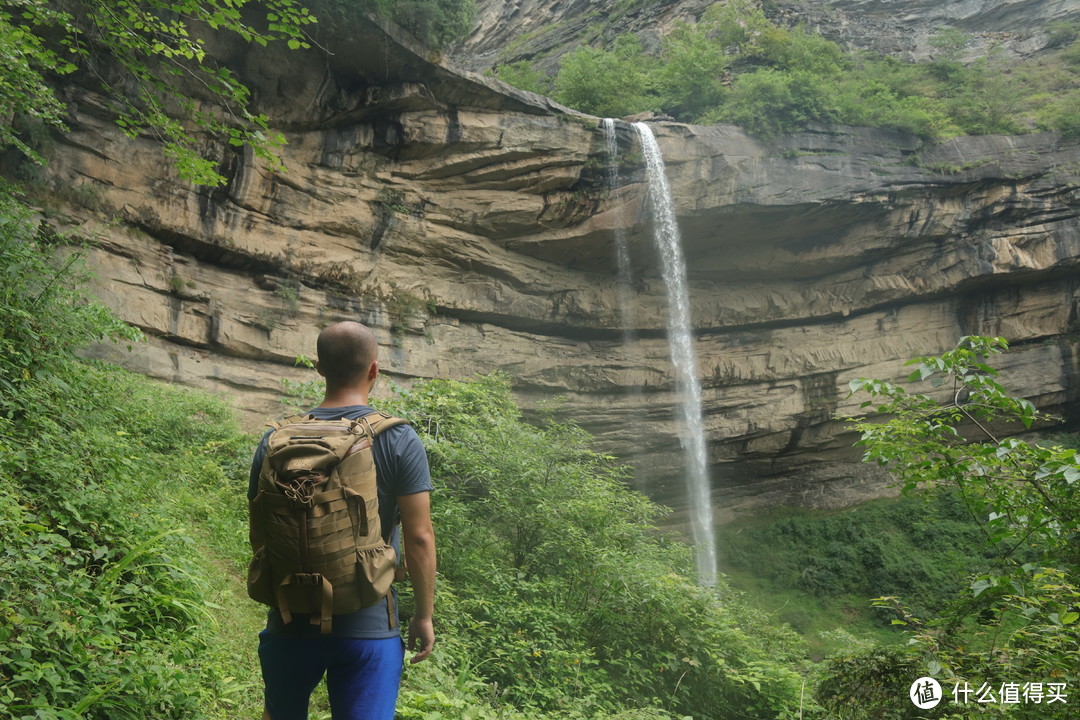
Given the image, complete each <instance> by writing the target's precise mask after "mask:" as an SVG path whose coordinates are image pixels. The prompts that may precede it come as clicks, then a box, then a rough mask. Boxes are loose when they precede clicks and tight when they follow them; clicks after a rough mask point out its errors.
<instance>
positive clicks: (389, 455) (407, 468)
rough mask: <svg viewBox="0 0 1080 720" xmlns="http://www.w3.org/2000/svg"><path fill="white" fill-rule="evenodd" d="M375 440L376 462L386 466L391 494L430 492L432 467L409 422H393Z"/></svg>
mask: <svg viewBox="0 0 1080 720" xmlns="http://www.w3.org/2000/svg"><path fill="white" fill-rule="evenodd" d="M379 439H380V440H381V441H382V442H379V443H376V446H375V452H376V455H377V456H378V455H382V457H381V458H380V457H377V458H376V459H377V460H379V464H380V466H382V467H385V468H387V470H388V472H387V478H386V479H387V486H388V488H387V489H388V490H389V491H390V494H392V495H394V496H395V497H396V496H400V495H413V494H415V493H419V492H431V490H432V485H431V468H430V467H429V465H428V458H427V451H426V450H424V444H423V443H422V442H421V441H420V436H419V435H417V434H416V430H414V429H413V428H412V427H411V426H409V425H396V426H394V427H392V428H389V429H388V430H386V431H385V432H384V433H383V434H382V435H381V436H380V438H379Z"/></svg>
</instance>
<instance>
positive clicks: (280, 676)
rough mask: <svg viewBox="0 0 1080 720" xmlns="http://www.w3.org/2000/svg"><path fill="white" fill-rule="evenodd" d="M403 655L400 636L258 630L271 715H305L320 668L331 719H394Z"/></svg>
mask: <svg viewBox="0 0 1080 720" xmlns="http://www.w3.org/2000/svg"><path fill="white" fill-rule="evenodd" d="M404 658H405V646H404V644H403V643H402V642H401V638H400V637H392V638H379V639H368V638H336V637H326V636H322V635H314V636H306V637H281V636H275V635H270V634H268V633H267V632H266V631H265V630H264V631H263V632H261V633H259V660H260V662H261V663H262V674H263V683H264V684H265V686H266V691H265V700H266V709H267V710H268V711H269V713H270V717H271V720H307V714H308V700H309V699H310V697H311V691H312V690H314V689H315V686H316V685H318V684H319V681H320V680H321V679H322V676H323V673H326V690H327V694H328V695H329V697H330V711H331V712H332V713H333V717H334V720H393V717H394V706H395V705H396V704H397V694H398V685H400V683H401V668H402V664H403V660H404Z"/></svg>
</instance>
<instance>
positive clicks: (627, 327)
mask: <svg viewBox="0 0 1080 720" xmlns="http://www.w3.org/2000/svg"><path fill="white" fill-rule="evenodd" d="M602 126H603V129H604V147H605V150H606V152H607V169H606V174H607V187H608V191H609V192H612V193H614V192H615V190H617V189H618V188H619V183H620V178H619V143H618V137H617V136H616V134H615V121H614V120H612V119H611V118H604V122H603V123H602ZM628 235H629V233H628V231H627V223H626V218H625V212H624V211H623V208H622V206H621V205H619V206H617V209H616V211H615V264H616V268H617V270H618V276H617V277H616V282H617V283H618V290H617V302H618V305H619V325H620V327H621V328H622V348H623V352H624V353H625V357H626V359H627V361H628V362H630V363H631V364H634V363H636V361H637V359H638V353H637V331H636V328H637V309H636V306H635V305H634V295H633V292H632V287H633V282H634V277H633V268H632V267H631V265H630V243H629V238H628ZM628 388H629V389H628V390H627V392H626V395H627V400H628V401H629V402H630V404H631V405H632V406H633V407H634V408H635V409H637V408H642V407H644V406H645V398H644V395H643V393H642V391H641V386H640V385H638V384H636V383H631V384H629V385H628ZM631 433H633V439H634V446H635V447H638V446H639V445H640V441H641V440H642V438H641V435H640V428H639V427H638V426H637V425H636V424H635V425H634V427H633V428H631ZM634 486H635V487H636V488H637V489H638V490H639V491H641V492H646V491H647V490H648V479H647V478H646V477H644V476H643V475H642V474H641V473H640V471H639V468H638V466H637V463H634Z"/></svg>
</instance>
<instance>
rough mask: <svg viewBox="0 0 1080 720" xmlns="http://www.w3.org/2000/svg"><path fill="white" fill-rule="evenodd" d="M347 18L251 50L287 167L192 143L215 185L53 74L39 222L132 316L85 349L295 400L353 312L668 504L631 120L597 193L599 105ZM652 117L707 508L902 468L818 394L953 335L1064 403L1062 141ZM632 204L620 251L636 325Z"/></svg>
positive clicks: (733, 509) (1075, 222) (663, 396)
mask: <svg viewBox="0 0 1080 720" xmlns="http://www.w3.org/2000/svg"><path fill="white" fill-rule="evenodd" d="M356 42H357V43H358V44H359V45H360V46H361V47H359V48H352V47H351V46H349V45H340V46H335V47H334V48H333V50H334V51H335V55H334V56H333V58H331V59H328V58H327V57H326V56H324V55H321V54H320V53H319V52H316V51H312V52H309V53H306V54H304V53H296V54H292V55H290V56H289V57H288V58H285V59H282V58H280V57H276V56H270V55H261V53H263V52H268V51H256V52H254V53H252V54H251V55H247V56H244V57H243V58H242V60H237V63H238V65H239V66H241V68H243V67H247V68H248V75H247V77H251V78H253V79H252V82H253V83H254V84H255V86H256V90H257V93H258V96H259V97H260V101H261V102H262V104H263V106H264V108H265V109H267V110H268V111H269V112H270V113H271V116H272V118H273V119H274V121H275V124H276V126H277V127H278V128H280V129H281V130H282V131H283V132H284V133H285V134H286V136H287V138H288V145H287V146H286V148H285V150H284V155H283V159H284V162H285V165H286V166H287V168H288V170H287V172H285V173H283V174H276V173H272V172H269V171H268V170H266V169H265V168H263V167H262V166H261V165H259V164H258V163H257V162H255V161H253V159H252V157H251V156H250V154H245V153H241V152H234V151H232V150H230V149H226V148H216V149H215V148H214V147H213V146H208V150H209V151H211V152H217V153H219V156H220V159H221V164H220V168H221V170H222V172H223V173H224V174H225V175H226V176H227V177H228V179H229V182H228V184H227V185H226V186H225V187H222V188H217V189H196V188H193V187H191V186H190V185H188V184H186V183H184V182H182V181H180V180H179V179H178V178H177V177H176V174H175V171H174V170H173V169H172V168H171V167H170V166H169V165H168V164H166V163H165V162H164V161H163V160H162V156H161V151H160V147H158V146H157V144H156V143H155V142H154V141H152V139H149V138H141V139H130V138H128V137H125V136H124V135H122V134H121V133H120V132H119V131H118V130H117V129H116V127H115V126H114V125H113V124H112V122H111V119H110V118H109V116H108V113H107V112H106V111H105V110H104V108H103V106H102V104H101V103H100V101H99V99H98V98H97V97H96V96H95V95H94V93H92V92H90V91H88V90H84V89H79V88H71V89H69V93H70V94H69V99H70V101H71V108H72V123H71V124H72V132H71V134H70V135H68V136H66V137H65V138H63V139H61V140H60V141H59V142H60V144H59V145H58V147H57V148H56V150H55V152H54V153H53V157H52V159H51V162H50V165H49V167H48V169H47V172H46V175H45V176H44V177H43V178H42V179H41V185H42V187H45V188H48V192H47V193H46V196H45V200H46V201H47V204H48V205H50V206H52V207H54V208H55V207H60V208H61V209H62V210H63V214H64V216H65V217H66V218H67V221H62V220H58V219H55V218H54V219H53V220H52V221H51V222H53V223H54V224H57V225H74V226H75V227H76V228H77V230H78V231H79V232H80V233H82V234H84V235H90V236H94V237H96V238H97V239H98V244H97V246H96V248H95V249H94V250H93V251H91V253H90V259H91V262H92V265H93V266H94V267H95V268H96V270H97V273H98V282H97V288H98V293H99V295H100V297H101V298H102V299H103V300H104V301H105V302H106V303H107V304H109V305H110V306H112V307H114V308H115V309H116V310H117V311H118V312H119V313H120V314H121V316H122V317H124V318H125V319H127V320H129V321H130V322H132V323H134V324H136V325H138V326H139V327H141V328H143V329H144V330H145V332H146V333H147V335H148V336H149V341H148V342H147V343H146V344H144V345H140V346H137V347H136V348H135V349H134V350H133V351H132V352H130V353H128V352H127V351H126V350H123V349H119V348H113V347H102V348H99V349H98V352H99V353H100V354H102V355H104V356H108V357H111V358H113V359H116V360H118V361H119V362H121V363H122V364H124V365H127V366H128V367H131V368H133V369H136V370H138V371H140V372H144V373H147V374H149V375H152V376H155V377H160V378H163V379H166V380H169V381H172V382H176V383H182V384H187V385H193V386H199V387H203V388H207V389H210V390H212V391H215V392H218V393H221V394H223V395H226V396H228V397H230V398H231V399H232V400H233V402H235V404H236V405H237V406H238V407H239V408H240V409H241V410H243V411H244V413H245V416H246V417H247V418H248V420H249V422H251V424H252V425H256V424H258V422H260V421H261V420H262V419H264V418H265V417H267V416H268V415H269V416H272V415H275V414H280V412H281V409H280V406H279V405H278V402H277V400H278V398H279V396H280V395H281V392H282V390H281V386H280V383H279V379H280V378H282V377H288V378H292V379H311V378H313V377H314V374H313V373H311V371H307V370H300V369H296V368H295V367H294V364H293V360H294V358H295V357H296V355H297V354H298V353H308V354H311V353H313V350H314V338H315V336H316V334H317V333H318V330H319V328H320V327H322V326H324V325H326V324H328V323H329V322H332V321H335V320H339V319H346V318H355V319H360V320H362V321H364V322H366V323H368V324H370V325H372V327H373V328H374V329H375V330H376V333H377V335H378V337H379V340H380V343H381V344H382V348H383V349H382V353H383V368H384V371H385V372H386V374H388V375H390V376H391V377H392V378H394V379H396V380H397V381H399V382H404V383H408V382H410V381H411V380H413V379H415V378H426V377H468V376H470V375H473V374H475V373H484V372H491V371H495V370H499V371H502V372H504V373H506V374H507V375H508V376H509V377H510V378H511V381H512V383H513V385H514V388H515V390H516V392H517V393H518V395H519V396H520V397H521V398H522V400H523V401H524V402H525V404H526V405H527V406H529V407H535V406H537V405H538V404H540V403H542V402H545V401H549V400H552V399H553V398H556V397H562V398H564V400H562V407H563V408H564V410H565V412H566V413H567V414H568V415H570V416H572V417H574V418H575V419H576V420H578V421H579V422H580V423H582V424H583V425H584V426H585V427H586V428H587V429H588V430H590V431H591V432H593V433H594V434H595V435H596V436H597V438H598V442H599V444H600V445H601V446H602V447H603V448H605V449H607V450H610V451H612V452H614V453H615V454H617V455H618V456H620V457H622V458H625V459H626V460H628V461H631V462H633V463H634V464H635V465H636V467H637V470H638V476H639V478H642V479H644V480H647V483H648V487H649V489H650V491H651V492H652V493H653V494H654V495H656V496H657V497H658V498H659V499H660V500H662V501H665V502H667V503H669V504H672V505H673V506H675V507H677V508H679V507H680V506H683V505H684V501H683V500H682V499H681V498H682V495H681V482H680V480H679V477H680V473H681V468H682V454H681V451H680V446H679V440H678V432H679V429H678V427H677V426H676V424H675V421H674V419H673V418H674V412H673V408H674V403H675V398H674V391H675V387H674V379H673V371H672V368H671V364H670V362H669V359H668V352H667V344H666V339H665V328H664V317H665V316H666V313H665V307H664V302H665V293H664V288H663V287H662V286H661V280H660V278H659V272H658V268H657V264H656V260H655V255H654V252H653V250H652V249H651V245H650V241H649V239H648V238H649V237H650V235H651V234H650V232H649V227H648V225H649V218H648V214H647V210H646V209H645V208H643V206H642V198H643V197H644V188H643V187H642V180H643V173H642V169H641V167H640V152H639V151H638V150H637V149H636V147H635V145H634V141H633V140H632V137H631V135H632V133H630V132H629V129H628V128H627V127H622V128H621V131H620V144H621V153H622V157H623V158H624V163H623V167H622V168H621V173H620V176H621V177H622V178H623V182H622V185H621V186H620V187H618V188H615V189H613V190H609V189H607V188H605V187H604V184H603V179H604V177H605V172H604V168H603V162H604V152H605V150H604V142H603V138H602V136H601V132H600V130H599V128H598V122H597V119H596V118H588V117H584V116H580V115H577V114H574V113H571V112H569V111H566V110H565V109H561V108H559V107H557V106H555V105H553V104H551V103H550V102H549V101H546V100H544V99H543V98H539V97H536V96H530V95H528V94H523V93H519V92H514V91H511V90H509V89H507V88H505V87H502V86H500V85H499V84H498V83H495V82H493V81H489V80H485V79H482V78H478V77H476V76H472V75H469V74H467V73H458V72H455V71H453V70H451V69H449V68H447V67H443V66H439V65H436V64H433V63H432V62H431V61H429V60H428V59H426V58H425V57H424V56H423V55H422V54H420V53H418V52H417V51H416V50H415V48H411V47H410V46H409V45H408V43H407V42H405V41H402V40H401V39H399V38H395V37H393V36H392V35H391V34H388V33H387V32H386V30H385V28H381V27H379V26H376V25H372V26H370V27H368V28H367V29H366V30H365V34H364V35H362V36H358V38H357V39H356ZM350 53H353V54H350ZM349 58H353V59H354V60H355V61H356V64H355V66H351V65H350V63H349V62H348V60H349ZM372 58H377V61H376V60H373V59H372ZM364 63H375V65H374V66H372V65H371V64H364ZM256 67H257V68H259V69H260V70H259V72H255V71H254V70H252V69H251V68H256ZM350 67H351V68H352V69H350ZM373 67H374V69H372V68H373ZM654 131H655V133H656V134H657V136H658V140H659V142H660V145H661V147H662V149H663V152H664V155H665V158H666V160H667V163H668V167H667V171H668V174H669V178H670V180H671V184H672V188H673V191H674V195H675V201H676V210H677V213H678V216H679V222H680V225H681V228H682V233H683V238H684V245H685V247H684V250H685V254H686V257H687V260H688V265H689V273H688V277H689V281H690V285H691V287H690V296H691V300H692V304H693V318H694V325H695V327H696V328H697V334H696V344H697V347H696V352H697V357H698V362H699V368H700V376H701V378H702V383H703V386H704V412H705V420H706V425H707V433H708V441H709V451H710V457H711V462H712V476H713V488H714V492H713V495H714V500H715V504H716V507H717V510H718V516H719V517H720V518H721V519H725V518H728V517H731V516H732V514H735V513H739V512H746V511H749V510H752V509H754V508H756V507H761V506H762V505H775V504H783V503H800V504H805V505H812V506H818V507H835V506H838V505H841V504H845V503H849V502H853V501H857V500H859V499H863V498H866V497H872V496H876V495H880V494H882V493H883V492H887V490H886V489H885V486H884V483H883V478H882V477H881V475H880V474H878V473H877V472H876V471H874V470H872V469H870V468H866V467H863V466H862V465H860V464H858V463H857V462H856V460H857V458H858V454H859V453H858V451H857V450H855V449H854V448H853V447H852V442H853V438H852V437H851V436H850V434H848V433H846V432H845V431H844V428H843V425H842V423H841V422H839V421H837V420H835V419H834V418H835V416H836V415H837V414H843V413H848V412H857V408H858V400H857V399H850V398H848V397H847V383H848V381H849V380H851V379H852V378H855V377H860V376H883V377H896V376H897V374H898V373H899V372H900V370H901V368H900V365H901V363H902V362H903V361H905V360H906V359H908V358H910V357H912V356H914V355H919V354H928V353H937V352H940V351H942V350H944V349H947V348H948V347H950V346H951V345H952V344H953V343H954V342H955V341H956V339H957V338H958V337H960V336H962V335H965V334H994V335H1004V336H1006V337H1008V338H1009V339H1010V340H1012V341H1013V343H1014V345H1015V350H1014V351H1013V352H1011V353H1010V354H1008V355H1007V356H1006V357H1005V359H1004V364H1005V370H1006V382H1007V383H1008V384H1009V386H1010V387H1011V388H1013V389H1015V390H1017V391H1018V392H1020V393H1022V394H1023V395H1025V396H1027V397H1029V398H1031V399H1032V400H1034V401H1035V402H1036V403H1037V404H1039V405H1040V406H1042V407H1044V408H1046V409H1049V410H1053V411H1057V412H1059V413H1061V414H1063V415H1065V416H1071V414H1072V413H1073V412H1074V410H1075V407H1076V402H1077V392H1078V391H1077V382H1076V380H1077V363H1076V360H1075V357H1076V350H1077V335H1076V323H1077V302H1078V288H1080V281H1078V274H1077V258H1080V219H1078V203H1080V190H1078V185H1077V181H1078V179H1080V175H1078V169H1080V146H1078V144H1077V143H1076V142H1071V141H1070V142H1066V141H1064V140H1062V139H1061V138H1060V137H1058V136H1054V135H1032V136H1025V137H1021V138H1008V137H983V138H960V139H956V140H953V141H949V142H947V143H943V144H940V145H934V146H922V145H920V144H919V143H918V142H917V141H916V140H915V139H914V138H911V137H909V136H906V135H901V134H895V133H889V132H884V131H871V130H862V129H841V130H837V131H830V132H820V133H804V134H800V135H796V136H791V137H787V138H783V139H781V140H778V141H776V142H772V143H762V142H760V141H757V140H754V139H752V138H750V137H748V136H746V135H745V134H743V133H742V132H740V131H739V130H737V129H736V128H733V127H726V126H719V127H693V126H686V125H678V124H663V123H661V124H657V125H655V126H654ZM620 218H624V220H620ZM618 222H624V223H626V224H627V225H629V227H627V230H628V233H629V237H630V242H631V245H632V249H633V257H634V266H635V284H634V287H633V289H632V290H633V293H632V295H633V298H634V302H635V303H636V317H637V318H638V327H637V328H636V335H637V337H638V340H637V342H635V343H633V344H632V345H631V346H625V345H624V344H623V342H622V335H623V334H622V330H621V328H620V325H619V318H620V310H619V308H618V305H617V303H618V297H619V292H618V288H617V286H616V270H615V265H616V263H615V259H614V248H613V236H614V228H615V224H616V223H618Z"/></svg>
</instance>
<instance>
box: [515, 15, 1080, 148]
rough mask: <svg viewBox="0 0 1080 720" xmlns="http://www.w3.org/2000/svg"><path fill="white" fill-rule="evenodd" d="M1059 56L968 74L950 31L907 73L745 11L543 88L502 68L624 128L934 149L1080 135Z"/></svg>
mask: <svg viewBox="0 0 1080 720" xmlns="http://www.w3.org/2000/svg"><path fill="white" fill-rule="evenodd" d="M1054 37H1055V38H1056V39H1057V40H1056V42H1058V43H1059V49H1057V50H1055V51H1053V52H1051V53H1048V54H1047V55H1045V56H1044V57H1043V58H1042V59H1039V60H1032V61H1025V62H1015V61H1010V62H1006V61H1005V60H1004V59H1003V58H1002V57H1001V56H1000V54H999V53H997V52H991V53H989V54H988V55H987V56H986V57H983V58H981V59H979V60H978V61H977V62H975V63H971V64H968V65H964V64H962V63H961V62H960V61H959V57H960V53H961V51H962V49H963V47H964V44H965V43H966V42H967V40H968V38H967V36H966V35H964V34H963V33H961V32H959V31H956V30H953V29H945V30H943V31H942V32H941V33H939V34H938V36H936V37H935V38H934V41H933V44H934V46H935V47H936V49H937V57H936V58H935V59H934V60H932V61H929V62H922V63H909V62H903V61H900V60H896V59H894V58H890V57H882V56H876V55H871V54H868V53H851V52H848V51H846V50H844V49H843V48H841V47H840V46H839V45H837V44H836V43H833V42H830V41H828V40H825V39H823V38H821V37H819V36H817V35H814V34H812V33H810V32H808V31H806V30H803V29H800V28H796V29H792V30H788V29H784V28H781V27H779V26H778V25H776V24H775V23H773V22H771V21H770V20H768V18H766V17H765V15H764V13H763V12H762V11H761V10H760V9H759V8H755V7H753V6H752V5H751V3H749V2H748V1H747V0H730V2H727V3H723V4H721V3H717V4H715V5H713V6H712V7H710V8H709V9H708V10H707V11H706V12H705V14H704V15H703V16H702V18H701V20H700V21H699V22H697V23H695V24H690V23H680V24H677V25H676V26H675V27H674V28H673V29H672V30H671V32H669V33H668V35H667V36H665V37H664V38H663V41H662V45H661V49H660V51H659V53H658V54H657V55H655V56H654V55H650V54H648V53H646V52H645V51H644V50H643V49H642V47H641V44H640V42H638V40H637V39H636V38H633V37H631V36H624V37H621V38H619V39H618V40H617V41H616V42H615V44H614V45H613V46H612V47H610V48H607V49H598V48H593V47H588V46H584V47H581V48H579V49H578V50H575V51H574V52H572V53H570V54H568V55H567V56H566V57H565V58H564V59H563V62H562V66H561V67H560V69H559V71H558V73H557V74H556V75H555V76H554V78H552V79H551V80H550V81H549V82H547V83H545V81H544V79H543V78H541V77H540V75H539V73H538V72H536V71H535V70H533V69H532V68H531V67H530V66H529V65H528V63H526V62H521V61H519V62H517V63H514V64H511V65H505V66H502V67H501V68H499V70H498V72H497V74H498V76H499V77H500V78H502V79H503V80H506V81H507V82H510V83H514V84H519V83H520V84H519V87H523V88H525V89H528V90H533V91H547V92H550V93H551V94H552V96H553V97H554V98H555V99H556V100H558V101H560V102H563V103H565V104H567V105H570V106H571V107H575V108H577V109H579V110H582V111H584V112H588V113H592V114H595V115H601V116H609V117H619V116H624V115H630V114H634V113H639V112H643V111H655V112H661V113H666V114H670V115H672V116H674V117H675V118H677V119H679V120H682V121H688V122H698V123H706V124H708V123H721V122H726V123H734V124H737V125H740V126H742V127H744V128H746V129H747V130H748V131H749V132H751V133H754V134H757V135H760V136H763V137H769V136H772V135H776V134H779V133H786V132H792V131H795V130H799V129H803V128H806V127H808V126H811V125H814V124H824V125H830V124H838V123H839V124H849V125H865V126H873V127H884V128H894V129H898V130H905V131H909V132H912V133H915V134H918V135H920V136H923V137H926V138H943V137H951V136H955V135H961V134H969V135H978V134H987V133H1022V132H1030V131H1033V130H1043V129H1055V130H1061V131H1062V132H1065V133H1068V134H1076V133H1077V132H1080V121H1078V120H1077V118H1078V117H1080V113H1078V112H1077V110H1078V108H1080V75H1078V73H1077V69H1078V68H1080V40H1078V39H1077V28H1075V27H1073V26H1072V25H1068V26H1061V27H1055V30H1054Z"/></svg>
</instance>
